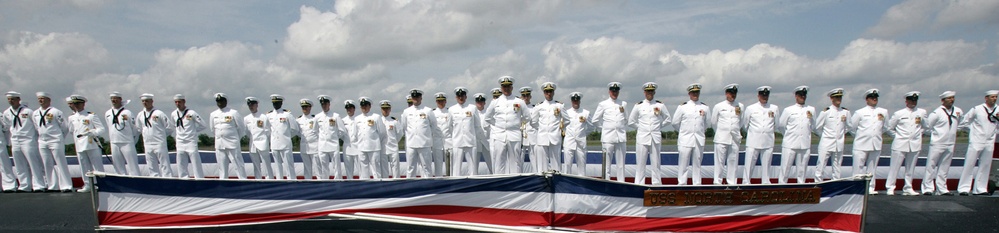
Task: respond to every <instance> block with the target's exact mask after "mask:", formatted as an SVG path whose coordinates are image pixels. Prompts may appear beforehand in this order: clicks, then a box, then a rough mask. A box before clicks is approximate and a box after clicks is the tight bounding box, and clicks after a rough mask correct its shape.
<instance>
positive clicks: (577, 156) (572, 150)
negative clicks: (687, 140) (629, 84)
mask: <svg viewBox="0 0 999 233" xmlns="http://www.w3.org/2000/svg"><path fill="white" fill-rule="evenodd" d="M582 100H583V93H579V92H573V93H569V102H570V104H571V105H572V106H571V108H569V109H566V110H565V115H566V117H568V118H569V123H566V126H565V138H564V139H563V141H562V150H563V153H564V156H565V160H564V163H563V164H564V165H565V168H563V169H562V171H563V172H565V173H570V174H576V175H580V176H585V175H586V136H587V135H589V134H590V132H593V122H591V121H590V120H591V119H592V118H590V110H586V109H583V108H582V107H581V106H580V101H582ZM663 113H667V112H665V111H664V112H663Z"/></svg>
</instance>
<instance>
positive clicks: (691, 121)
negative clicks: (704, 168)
mask: <svg viewBox="0 0 999 233" xmlns="http://www.w3.org/2000/svg"><path fill="white" fill-rule="evenodd" d="M687 95H688V96H689V97H690V100H689V101H687V102H684V103H683V104H681V105H680V106H677V107H676V113H674V114H673V120H672V122H673V127H674V128H676V129H677V131H679V132H678V135H677V139H676V144H677V147H678V149H679V150H680V159H679V162H680V168H679V169H680V170H679V171H677V172H678V173H680V174H679V177H678V179H679V183H680V185H686V184H687V166H688V162H689V163H690V164H691V165H693V168H691V169H690V173H692V174H693V179H694V185H700V184H701V157H703V156H704V131H705V130H707V125H708V116H710V115H711V109H709V108H708V106H707V105H704V103H703V102H700V101H699V99H700V97H701V84H699V83H694V84H690V85H689V86H687Z"/></svg>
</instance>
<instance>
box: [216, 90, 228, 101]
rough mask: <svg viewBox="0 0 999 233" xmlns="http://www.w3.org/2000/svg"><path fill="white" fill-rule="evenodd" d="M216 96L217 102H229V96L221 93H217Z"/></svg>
mask: <svg viewBox="0 0 999 233" xmlns="http://www.w3.org/2000/svg"><path fill="white" fill-rule="evenodd" d="M214 96H215V101H219V100H226V101H229V96H226V95H225V93H221V92H219V93H215V95H214Z"/></svg>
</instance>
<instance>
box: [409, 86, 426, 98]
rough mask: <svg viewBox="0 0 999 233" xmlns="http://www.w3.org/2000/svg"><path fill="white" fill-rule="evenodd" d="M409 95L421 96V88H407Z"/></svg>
mask: <svg viewBox="0 0 999 233" xmlns="http://www.w3.org/2000/svg"><path fill="white" fill-rule="evenodd" d="M409 95H410V96H412V97H417V96H423V90H420V89H416V88H413V89H412V90H409Z"/></svg>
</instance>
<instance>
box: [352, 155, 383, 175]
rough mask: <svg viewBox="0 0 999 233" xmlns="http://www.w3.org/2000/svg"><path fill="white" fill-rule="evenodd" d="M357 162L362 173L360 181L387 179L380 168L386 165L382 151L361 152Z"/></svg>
mask: <svg viewBox="0 0 999 233" xmlns="http://www.w3.org/2000/svg"><path fill="white" fill-rule="evenodd" d="M357 162H359V163H358V166H359V170H360V173H361V174H360V175H359V178H360V179H362V180H367V179H371V178H374V179H381V178H385V177H384V176H383V175H384V174H382V173H381V172H382V171H381V169H380V168H379V166H381V164H383V163H384V159H383V155H382V151H361V154H360V155H357Z"/></svg>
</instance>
